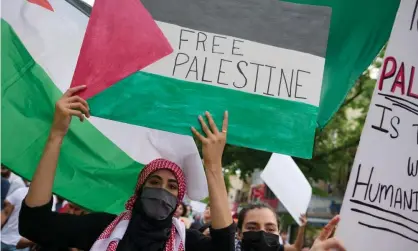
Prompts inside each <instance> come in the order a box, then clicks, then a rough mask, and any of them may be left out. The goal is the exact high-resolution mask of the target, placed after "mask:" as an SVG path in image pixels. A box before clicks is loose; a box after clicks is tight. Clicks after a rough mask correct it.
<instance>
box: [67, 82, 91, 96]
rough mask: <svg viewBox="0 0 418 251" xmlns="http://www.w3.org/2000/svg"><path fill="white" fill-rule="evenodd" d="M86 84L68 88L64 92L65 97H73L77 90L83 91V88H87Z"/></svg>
mask: <svg viewBox="0 0 418 251" xmlns="http://www.w3.org/2000/svg"><path fill="white" fill-rule="evenodd" d="M86 87H87V86H86V85H80V86H76V87H73V88H70V89H68V90H67V91H66V92H65V93H64V96H65V97H71V96H73V95H74V94H75V93H77V92H79V91H82V90H84V89H86Z"/></svg>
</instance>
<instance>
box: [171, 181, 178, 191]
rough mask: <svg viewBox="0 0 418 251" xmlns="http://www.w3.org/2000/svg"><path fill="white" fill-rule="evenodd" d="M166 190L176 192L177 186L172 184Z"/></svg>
mask: <svg viewBox="0 0 418 251" xmlns="http://www.w3.org/2000/svg"><path fill="white" fill-rule="evenodd" d="M168 188H169V189H170V190H178V188H179V186H178V185H177V184H174V183H173V184H170V185H168Z"/></svg>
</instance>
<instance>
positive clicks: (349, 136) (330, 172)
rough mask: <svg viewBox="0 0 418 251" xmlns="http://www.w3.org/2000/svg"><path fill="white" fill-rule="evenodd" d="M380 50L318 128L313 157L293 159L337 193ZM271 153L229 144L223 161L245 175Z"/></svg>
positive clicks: (357, 134)
mask: <svg viewBox="0 0 418 251" xmlns="http://www.w3.org/2000/svg"><path fill="white" fill-rule="evenodd" d="M383 51H384V50H382V53H380V55H379V56H378V57H377V58H376V60H375V61H374V62H373V63H372V65H371V66H370V67H369V69H367V70H366V71H365V72H364V73H363V74H362V75H361V76H360V77H359V78H358V80H357V81H356V84H355V86H354V87H353V88H352V90H351V91H350V93H348V95H347V97H346V99H345V101H344V103H343V104H342V105H341V107H340V109H339V110H338V112H337V113H336V114H335V116H334V117H333V118H332V120H331V121H330V122H329V123H328V125H327V126H326V127H325V128H323V129H318V130H317V132H316V136H315V146H314V154H313V158H312V159H310V160H306V159H298V158H294V160H295V161H296V163H297V164H298V166H299V167H300V169H301V170H302V172H303V173H304V174H305V176H306V177H307V178H308V179H309V180H310V181H318V180H324V181H332V183H333V184H335V185H336V188H337V192H340V193H343V192H344V190H345V187H346V184H347V180H348V175H349V172H350V170H351V166H352V164H353V161H354V156H355V153H356V150H357V146H358V144H359V141H360V135H361V131H362V128H363V125H364V122H365V119H366V114H367V111H368V108H369V105H370V100H371V97H372V94H373V90H374V86H375V83H376V80H375V79H373V78H372V76H371V75H372V74H373V73H374V72H376V68H379V67H380V62H381V59H382V57H383ZM336 84H338V83H336ZM270 156H271V153H268V152H263V151H257V150H252V149H248V148H242V147H237V146H230V145H228V146H227V147H226V149H225V153H224V159H223V164H224V166H225V168H226V169H229V170H230V172H237V171H238V173H240V175H241V177H242V178H245V177H248V176H249V175H251V174H252V172H253V171H254V170H255V169H263V168H264V167H265V165H266V164H267V161H268V160H269V158H270ZM314 192H316V193H317V194H318V193H320V191H314Z"/></svg>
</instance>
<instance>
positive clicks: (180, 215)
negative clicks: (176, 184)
mask: <svg viewBox="0 0 418 251" xmlns="http://www.w3.org/2000/svg"><path fill="white" fill-rule="evenodd" d="M174 217H176V218H177V219H179V220H181V221H182V222H183V223H184V225H185V226H186V228H190V224H191V222H190V220H189V218H187V208H186V204H184V202H180V203H179V205H178V206H177V209H176V212H175V213H174Z"/></svg>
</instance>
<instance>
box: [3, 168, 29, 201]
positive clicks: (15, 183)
mask: <svg viewBox="0 0 418 251" xmlns="http://www.w3.org/2000/svg"><path fill="white" fill-rule="evenodd" d="M8 180H9V182H10V187H9V191H8V192H7V196H9V195H11V194H12V193H13V192H14V191H16V190H17V189H19V188H22V187H26V185H25V182H23V180H22V178H20V177H19V176H17V175H16V174H14V173H11V174H10V177H9V178H8Z"/></svg>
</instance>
